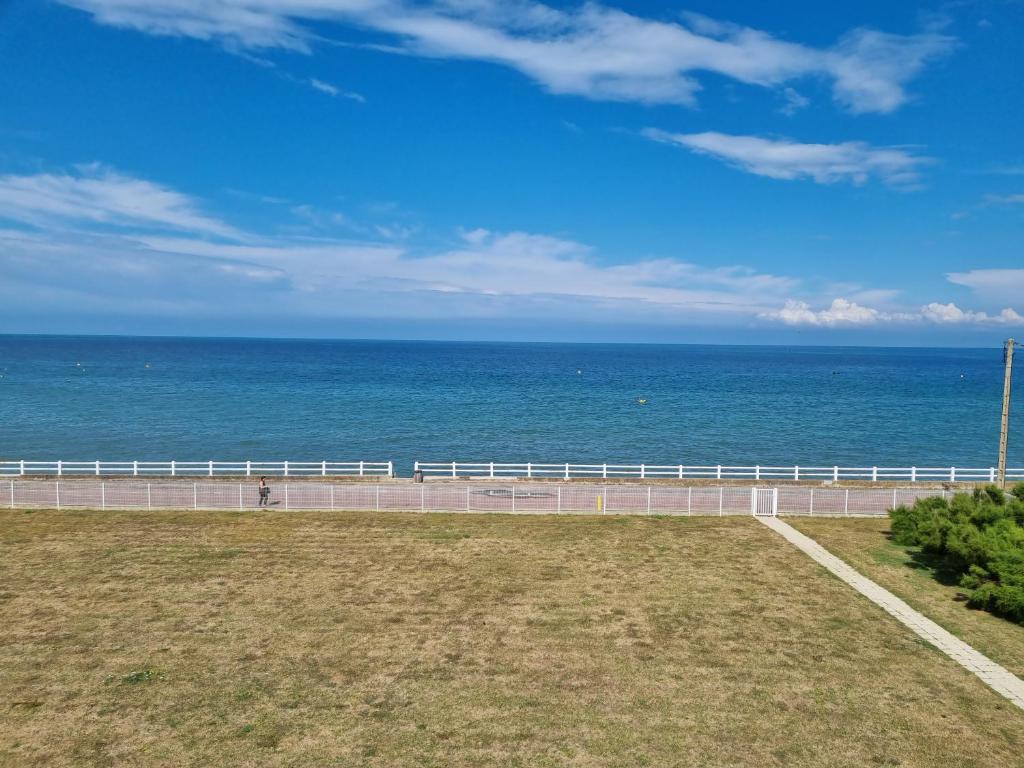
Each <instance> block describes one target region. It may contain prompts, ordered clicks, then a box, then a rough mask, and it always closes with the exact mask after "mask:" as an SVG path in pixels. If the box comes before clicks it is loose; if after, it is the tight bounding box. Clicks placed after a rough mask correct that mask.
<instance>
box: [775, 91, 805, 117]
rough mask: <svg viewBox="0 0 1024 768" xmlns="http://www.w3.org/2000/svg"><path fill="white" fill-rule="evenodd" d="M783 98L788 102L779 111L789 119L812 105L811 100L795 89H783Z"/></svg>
mask: <svg viewBox="0 0 1024 768" xmlns="http://www.w3.org/2000/svg"><path fill="white" fill-rule="evenodd" d="M782 97H783V98H784V99H785V100H786V103H785V104H783V105H782V108H781V109H779V111H780V112H781V113H782V114H784V115H786V116H787V117H792V116H793V115H795V114H796V113H797V112H799V111H800V110H801V109H804V108H805V107H807V106H808V105H809V104H810V103H811V100H810V99H809V98H807V97H806V96H804V95H803V94H802V93H800V92H799V91H797V90H796V89H795V88H788V87H787V88H783V89H782Z"/></svg>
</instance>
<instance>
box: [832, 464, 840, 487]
mask: <svg viewBox="0 0 1024 768" xmlns="http://www.w3.org/2000/svg"><path fill="white" fill-rule="evenodd" d="M832 482H833V483H838V482H839V467H832Z"/></svg>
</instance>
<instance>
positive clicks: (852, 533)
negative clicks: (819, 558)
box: [787, 518, 1024, 677]
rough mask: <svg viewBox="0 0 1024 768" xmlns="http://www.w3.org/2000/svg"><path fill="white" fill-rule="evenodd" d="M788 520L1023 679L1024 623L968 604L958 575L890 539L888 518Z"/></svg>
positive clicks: (916, 550)
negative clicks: (1022, 624) (958, 582)
mask: <svg viewBox="0 0 1024 768" xmlns="http://www.w3.org/2000/svg"><path fill="white" fill-rule="evenodd" d="M787 522H789V523H790V524H791V525H793V526H794V527H796V528H799V529H800V530H801V531H803V532H804V533H806V534H807V535H808V536H811V537H813V538H814V539H815V540H816V541H817V542H818V543H819V544H821V545H822V546H823V547H825V548H826V549H827V550H828V551H829V552H831V553H832V554H834V555H836V556H837V557H841V558H842V559H844V560H845V561H846V562H848V563H849V564H850V565H852V566H853V567H854V568H856V569H857V570H859V571H860V572H861V573H863V574H864V575H865V576H867V577H868V578H870V579H873V580H874V581H876V582H877V583H878V584H880V585H881V586H883V587H885V588H886V589H888V590H889V591H890V592H892V593H893V594H894V595H897V596H899V597H900V598H902V599H903V600H906V601H907V603H909V604H910V605H912V606H913V607H914V608H916V609H917V610H919V611H921V613H923V614H924V615H925V616H927V617H928V618H930V619H931V620H932V621H934V622H936V623H938V624H940V625H942V626H943V627H945V628H946V629H947V630H949V631H950V632H952V633H953V634H954V635H956V636H957V637H959V638H960V639H961V640H963V641H964V642H965V643H968V644H969V645H973V646H974V647H975V648H977V649H978V650H979V651H981V652H982V653H984V654H985V655H986V656H988V657H989V658H991V659H992V660H993V661H995V662H997V663H998V664H1001V665H1003V666H1004V667H1006V668H1007V669H1008V670H1010V671H1011V672H1013V673H1014V674H1015V675H1017V676H1018V677H1024V627H1022V626H1020V625H1018V624H1014V623H1012V622H1009V621H1007V620H1006V619H1001V618H999V617H997V616H993V615H992V614H990V613H987V612H985V611H977V610H974V609H972V608H968V607H967V604H966V602H965V600H966V596H965V595H964V592H963V590H962V589H960V587H959V586H957V583H956V582H957V575H956V574H950V573H947V572H945V571H944V570H943V568H942V565H941V563H939V562H938V561H937V560H936V559H935V558H932V557H929V556H928V555H927V554H926V553H922V552H921V551H920V549H919V548H918V547H904V546H900V545H899V544H895V543H893V542H892V541H891V540H890V538H889V519H888V518H883V519H880V520H879V519H856V518H854V519H842V520H840V519H834V518H833V519H826V518H822V519H818V520H794V519H792V518H787Z"/></svg>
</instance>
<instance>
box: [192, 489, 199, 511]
mask: <svg viewBox="0 0 1024 768" xmlns="http://www.w3.org/2000/svg"><path fill="white" fill-rule="evenodd" d="M192 509H199V484H198V483H192Z"/></svg>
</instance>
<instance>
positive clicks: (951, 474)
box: [949, 467, 956, 483]
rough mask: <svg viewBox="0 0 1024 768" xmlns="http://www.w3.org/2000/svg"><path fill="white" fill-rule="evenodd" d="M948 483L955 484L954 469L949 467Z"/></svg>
mask: <svg viewBox="0 0 1024 768" xmlns="http://www.w3.org/2000/svg"><path fill="white" fill-rule="evenodd" d="M949 482H951V483H955V482H956V467H950V468H949Z"/></svg>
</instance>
